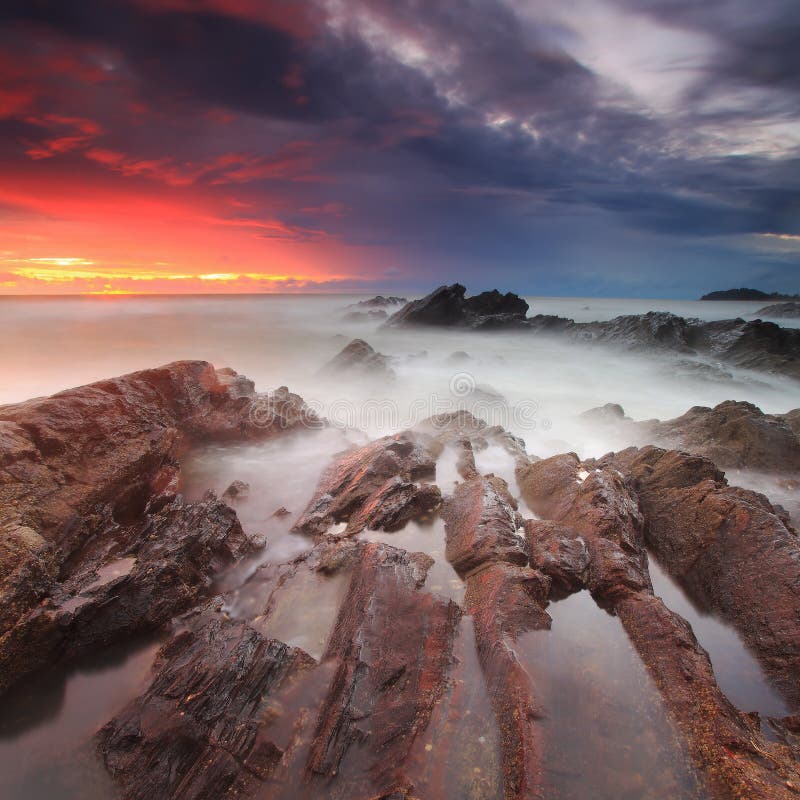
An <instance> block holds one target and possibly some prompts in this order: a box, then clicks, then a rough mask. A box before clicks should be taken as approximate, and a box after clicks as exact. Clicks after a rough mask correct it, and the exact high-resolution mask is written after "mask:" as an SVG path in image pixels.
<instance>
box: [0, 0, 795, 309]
mask: <svg viewBox="0 0 800 800" xmlns="http://www.w3.org/2000/svg"><path fill="white" fill-rule="evenodd" d="M798 42H800V9H798V4H797V0H758V2H756V1H755V0H697V2H693V1H692V0H571V1H569V2H568V0H535V1H534V0H529V1H528V2H523V0H318V1H316V2H300V0H295V1H294V2H293V1H292V0H126V1H123V0H3V2H2V3H0V294H20V293H23V294H26V293H48V294H61V293H72V292H80V293H89V292H92V293H95V292H96V293H104V292H105V293H118V292H226V291H227V292H261V291H268V292H275V291H277V292H286V291H316V292H321V291H323V292H328V291H333V292H351V291H365V292H367V291H393V292H403V291H405V292H413V291H425V290H428V289H430V288H432V287H433V286H434V285H436V284H439V283H444V282H450V281H453V280H459V281H461V282H462V283H466V284H467V285H468V286H469V287H470V288H472V289H476V290H477V289H483V288H490V287H495V286H496V287H498V288H501V289H504V290H515V291H519V292H524V293H530V294H564V295H592V294H601V295H610V296H614V295H618V296H630V295H634V296H645V297H648V296H651V297H656V296H672V297H694V296H697V295H698V294H700V293H702V292H705V291H709V290H712V289H720V288H722V289H724V288H730V287H734V286H741V285H747V286H755V287H757V288H761V289H767V290H783V291H791V292H796V291H800V46H798Z"/></svg>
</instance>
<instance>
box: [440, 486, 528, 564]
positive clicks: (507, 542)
mask: <svg viewBox="0 0 800 800" xmlns="http://www.w3.org/2000/svg"><path fill="white" fill-rule="evenodd" d="M442 518H443V519H444V521H445V530H446V536H447V538H446V548H445V553H446V557H447V560H448V561H449V562H450V563H451V564H452V565H453V568H454V569H455V570H456V572H458V574H459V575H461V576H462V577H464V576H466V575H468V574H470V573H471V572H474V571H475V570H478V569H481V568H482V567H485V566H486V565H487V564H489V563H493V562H497V561H505V562H508V563H512V564H519V565H524V564H526V563H527V561H528V556H527V553H526V552H525V542H524V539H523V538H522V537H521V536H520V535H519V534H518V533H517V528H518V527H519V524H520V522H521V519H520V518H519V515H518V513H517V510H516V501H515V500H514V498H513V497H511V495H510V494H509V492H508V486H507V485H506V482H505V481H504V480H503V479H502V478H497V477H494V476H489V477H482V476H481V477H477V478H473V479H472V480H470V481H465V482H464V483H460V484H459V485H458V486H457V487H456V489H455V491H454V493H453V495H452V497H448V498H447V500H446V501H445V503H444V505H443V507H442Z"/></svg>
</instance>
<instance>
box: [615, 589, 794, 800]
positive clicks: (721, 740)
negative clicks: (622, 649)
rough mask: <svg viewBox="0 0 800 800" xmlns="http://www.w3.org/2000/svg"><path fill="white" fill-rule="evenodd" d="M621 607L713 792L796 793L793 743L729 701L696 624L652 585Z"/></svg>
mask: <svg viewBox="0 0 800 800" xmlns="http://www.w3.org/2000/svg"><path fill="white" fill-rule="evenodd" d="M615 611H616V613H617V614H618V615H619V618H620V620H621V622H622V624H623V626H624V628H625V630H626V632H627V633H628V636H629V637H630V639H631V642H632V643H633V645H634V646H635V647H636V649H637V651H638V652H639V655H640V656H641V658H642V661H643V662H644V663H645V664H646V665H647V668H648V670H649V672H650V674H651V675H652V676H653V679H654V681H655V683H656V685H657V686H658V687H659V690H660V691H661V695H662V697H663V698H664V702H665V704H666V707H667V710H668V711H669V713H670V715H671V716H672V718H673V719H674V720H675V722H676V723H677V726H678V728H679V730H680V731H681V734H682V738H683V740H684V742H685V744H686V747H687V750H688V752H689V755H690V757H691V759H692V761H693V762H694V765H695V767H696V768H697V769H698V770H699V771H700V773H701V774H702V776H703V778H704V781H705V785H706V786H705V788H706V792H707V794H708V796H709V797H711V798H714V800H717V799H718V800H727V799H728V798H732V797H742V798H744V797H747V798H754V799H755V798H758V800H773V798H781V800H788V799H789V798H794V797H796V796H797V790H796V789H795V787H796V786H800V782H799V781H800V770H798V767H797V762H796V761H795V760H794V758H793V755H792V753H791V750H790V748H788V747H785V746H782V745H780V744H778V743H775V742H770V741H768V740H766V739H765V737H764V736H763V735H762V734H761V730H760V729H759V725H758V721H757V718H754V717H753V715H748V714H743V713H742V712H740V711H738V710H737V709H735V708H734V707H733V706H732V705H731V704H730V703H729V702H728V699H727V698H726V697H725V696H724V695H723V694H722V692H721V691H720V689H719V687H718V685H717V682H716V679H715V677H714V672H713V669H712V667H711V662H710V661H709V659H708V655H707V654H706V652H705V651H704V650H703V649H702V648H701V647H700V646H699V645H698V643H697V640H696V639H695V637H694V634H693V633H692V630H691V628H690V626H689V625H688V624H687V623H686V622H685V621H684V620H683V619H682V618H681V617H679V616H678V615H677V614H674V613H673V612H671V611H670V610H669V609H668V608H667V607H666V606H665V605H664V603H663V601H662V600H661V598H659V597H654V596H653V595H652V594H649V593H647V592H640V593H637V594H630V595H628V596H626V597H624V598H622V599H621V600H620V602H618V603H617V605H616V606H615Z"/></svg>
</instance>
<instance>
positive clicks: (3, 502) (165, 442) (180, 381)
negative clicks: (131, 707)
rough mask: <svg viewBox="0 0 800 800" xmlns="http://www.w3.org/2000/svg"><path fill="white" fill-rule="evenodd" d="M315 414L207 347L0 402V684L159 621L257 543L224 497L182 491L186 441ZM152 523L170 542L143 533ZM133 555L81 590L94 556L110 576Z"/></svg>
mask: <svg viewBox="0 0 800 800" xmlns="http://www.w3.org/2000/svg"><path fill="white" fill-rule="evenodd" d="M310 424H319V420H318V419H317V418H316V416H315V415H314V414H313V413H312V412H310V411H309V410H308V409H307V408H306V406H305V404H304V403H303V401H302V399H301V398H299V397H298V396H297V395H294V394H292V393H290V392H289V391H288V389H286V388H285V387H281V388H280V389H278V390H277V391H275V392H273V393H271V394H268V395H258V394H256V393H255V391H254V389H253V384H252V382H250V381H248V380H247V379H246V378H244V377H242V376H240V375H237V374H236V373H235V372H234V371H233V370H230V369H221V370H215V369H214V367H212V366H211V365H210V364H208V363H207V362H204V361H181V362H176V363H174V364H168V365H167V366H165V367H160V368H157V369H151V370H144V371H142V372H136V373H132V374H130V375H125V376H122V377H120V378H113V379H110V380H105V381H99V382H97V383H94V384H90V385H88V386H83V387H80V388H77V389H70V390H68V391H65V392H60V393H58V394H56V395H53V396H52V397H46V398H39V399H36V400H29V401H27V402H24V403H17V404H14V405H7V406H3V407H0V532H2V544H0V608H2V612H0V662H2V664H3V667H4V668H3V681H2V688H6V687H7V686H8V685H10V683H11V682H13V681H14V680H16V679H18V678H19V677H20V676H21V675H23V674H25V673H26V672H28V671H30V670H31V669H34V668H36V667H38V666H40V665H43V664H47V663H50V662H51V661H55V660H57V658H58V657H60V656H69V655H70V654H71V653H72V652H77V651H78V650H80V649H83V648H84V647H88V646H90V645H92V644H93V643H97V642H105V641H110V640H111V639H113V638H115V637H119V636H120V635H122V634H123V633H124V632H125V631H129V630H134V629H135V630H140V629H142V628H145V627H147V626H152V625H157V624H160V623H161V622H163V621H165V619H166V618H167V617H168V616H169V615H170V614H171V613H174V611H173V612H170V611H169V610H168V609H180V608H183V607H185V606H186V604H187V603H189V602H192V599H193V598H195V597H196V596H198V593H199V592H201V591H205V589H206V585H207V583H208V581H209V579H210V577H211V574H212V572H213V571H214V570H215V569H217V568H219V567H220V566H221V565H222V564H225V563H228V562H229V561H230V559H231V558H232V557H233V556H235V555H240V554H241V553H242V552H244V548H245V547H250V543H249V542H247V540H246V539H245V538H244V536H243V534H242V533H241V528H240V527H239V524H238V522H237V521H236V517H235V514H233V512H231V511H230V509H227V507H225V506H223V505H222V504H220V503H219V501H217V500H216V499H213V501H212V500H209V501H207V502H204V503H201V504H195V505H193V506H186V507H184V506H183V505H182V504H181V503H180V502H179V501H176V491H177V483H178V474H179V462H178V454H179V450H180V448H181V447H183V446H185V445H187V444H190V443H192V442H207V441H211V440H214V439H221V440H232V439H262V438H267V437H271V436H275V435H277V434H278V433H280V432H281V431H283V430H287V429H291V428H295V427H298V426H302V425H310ZM222 509H227V510H225V511H223V510H222ZM170 514H172V516H171V517H170ZM228 514H229V515H232V516H230V517H229V516H226V515H228ZM156 535H161V536H163V542H162V545H163V549H162V550H159V549H158V548H157V547H156V546H155V545H154V544H153V543H152V542H150V541H149V540H148V539H147V537H149V536H156ZM226 554H227V555H226ZM123 557H131V562H128V563H130V565H131V572H130V574H126V575H121V576H119V577H120V581H119V587H118V589H119V591H118V593H117V594H115V595H114V597H113V598H108V602H106V601H104V599H103V591H104V589H103V588H102V587H100V586H94V587H92V589H91V591H90V597H88V599H87V598H85V597H82V596H81V595H82V593H83V592H84V590H85V589H86V586H87V585H88V584H91V583H92V582H93V581H94V580H96V579H97V575H95V574H94V573H95V571H96V570H98V569H99V570H100V572H101V576H102V573H103V570H104V569H105V567H106V566H107V565H108V564H109V563H111V562H114V560H115V559H119V558H123ZM134 557H135V562H133V558H134ZM142 570H144V572H142ZM147 570H150V572H149V573H148V572H147ZM84 578H86V580H85V581H84V582H83V583H82V582H81V581H83V579H84ZM156 578H157V579H159V580H161V581H162V583H163V587H162V589H163V597H161V596H159V595H158V592H156V590H155V587H154V586H153V585H152V580H154V579H156ZM115 585H116V584H115ZM150 595H152V600H147V602H145V600H143V599H142V598H147V597H149V596H150ZM84 601H86V602H84ZM151 603H152V608H149V605H150V604H151ZM162 607H163V610H161V609H162ZM148 609H149V610H148ZM137 614H139V615H141V619H138V620H137V618H136V617H137ZM1 690H2V689H0V691H1Z"/></svg>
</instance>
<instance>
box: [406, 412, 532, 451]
mask: <svg viewBox="0 0 800 800" xmlns="http://www.w3.org/2000/svg"><path fill="white" fill-rule="evenodd" d="M413 432H414V433H416V434H417V435H419V436H423V437H429V438H430V439H432V440H433V442H432V443H431V444H429V447H430V448H431V449H432V450H433V451H435V452H437V454H438V451H439V450H440V449H441V448H442V447H443V446H445V445H447V444H450V445H457V446H458V447H459V448H461V449H462V450H463V448H464V446H465V443H467V444H468V445H469V447H470V449H471V450H475V451H480V450H485V449H486V448H487V447H488V446H489V445H490V444H496V445H498V446H499V447H502V448H503V449H504V450H505V451H506V452H507V453H508V454H509V455H510V456H511V457H512V458H513V459H514V460H515V462H517V463H524V464H527V463H528V461H529V457H528V454H527V453H526V451H525V442H524V441H523V440H522V439H520V438H519V437H517V436H514V435H513V434H511V433H509V432H508V431H507V430H505V428H503V427H501V426H500V425H489V424H488V423H487V422H485V421H484V420H482V419H480V418H479V417H476V416H475V415H474V414H473V413H472V412H471V411H468V410H467V409H460V410H458V411H450V412H447V413H444V414H436V415H434V416H432V417H428V419H426V420H423V421H422V422H420V423H418V424H417V425H416V426H415V427H414V428H413Z"/></svg>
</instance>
